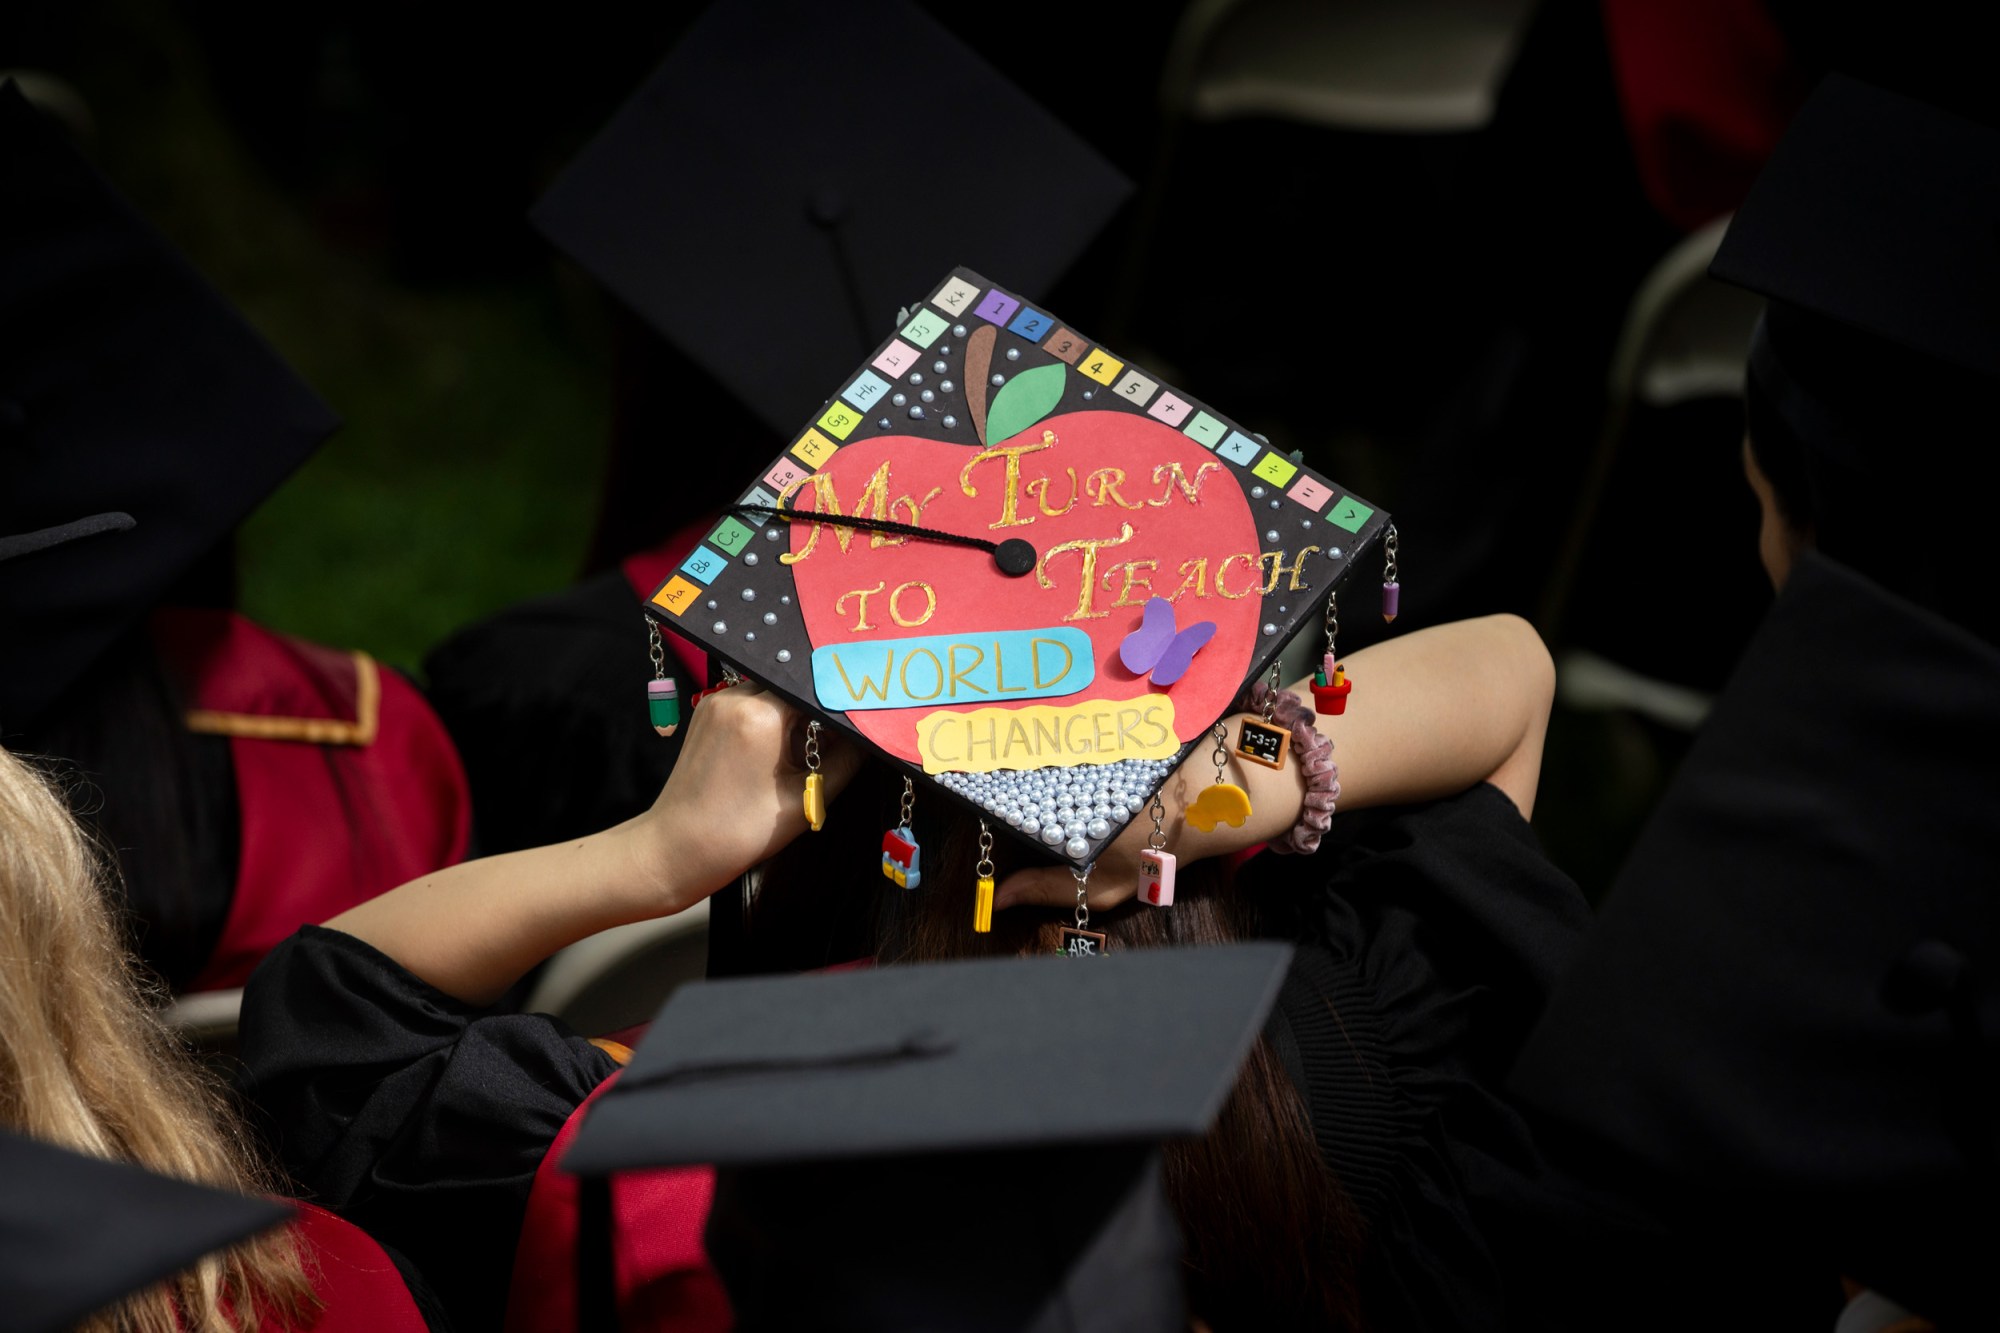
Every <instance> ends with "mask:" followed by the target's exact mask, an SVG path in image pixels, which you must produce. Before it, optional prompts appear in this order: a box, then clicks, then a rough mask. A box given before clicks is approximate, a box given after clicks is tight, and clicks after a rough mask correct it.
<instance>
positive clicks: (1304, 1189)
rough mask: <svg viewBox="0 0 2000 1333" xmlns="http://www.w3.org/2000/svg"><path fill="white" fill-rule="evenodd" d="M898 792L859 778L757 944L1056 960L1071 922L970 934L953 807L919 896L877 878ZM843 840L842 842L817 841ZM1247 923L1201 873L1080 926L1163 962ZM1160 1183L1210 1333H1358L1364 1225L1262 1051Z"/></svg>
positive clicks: (882, 954) (784, 882) (1033, 914)
mask: <svg viewBox="0 0 2000 1333" xmlns="http://www.w3.org/2000/svg"><path fill="white" fill-rule="evenodd" d="M900 787H901V783H900V780H892V779H890V778H889V776H888V775H887V774H886V772H885V771H884V770H882V769H880V768H879V767H876V766H869V767H868V768H866V769H864V771H863V772H862V773H861V774H860V775H857V777H856V779H855V783H854V788H853V789H851V790H849V791H848V793H847V794H846V795H845V796H844V797H843V798H842V800H841V803H840V808H839V810H838V811H837V812H836V814H835V816H834V818H833V819H830V820H829V821H828V823H827V827H826V829H825V830H824V832H823V833H822V834H820V835H819V836H817V837H814V838H805V839H800V840H798V841H797V842H795V843H793V844H792V846H791V847H790V848H787V849H786V852H785V853H784V854H782V855H781V856H780V857H779V858H778V859H777V860H775V861H773V862H772V864H771V866H770V867H769V868H768V869H767V871H766V874H765V880H764V886H763V890H762V892H761V893H760V894H759V897H758V902H757V906H756V908H755V909H754V912H753V934H754V935H757V936H760V937H762V939H763V941H764V944H765V945H766V946H771V945H776V946H777V947H778V948H779V949H780V951H781V952H783V953H784V954H786V955H787V958H786V962H787V963H789V964H791V965H800V964H803V965H812V961H811V954H812V953H814V952H817V951H819V950H822V949H825V948H826V945H825V943H824V941H828V940H831V939H834V938H836V937H839V936H842V935H848V938H849V939H850V941H851V940H855V939H858V937H857V936H852V935H849V934H848V932H849V931H850V930H851V928H852V925H853V923H854V922H855V920H856V919H857V918H859V919H862V920H869V919H872V926H873V929H872V931H870V932H869V933H870V934H871V935H872V938H873V941H874V948H873V953H874V955H875V957H876V960H877V961H878V962H880V963H884V964H890V963H911V962H932V961H939V960H945V959H954V958H975V957H1006V956H1016V955H1022V954H1032V953H1050V954H1052V953H1054V952H1055V948H1056V939H1057V935H1058V932H1059V931H1060V930H1061V928H1062V927H1063V926H1065V925H1068V924H1070V923H1071V913H1070V912H1069V911H1068V910H1067V909H1065V910H1061V911H1055V910H1037V909H1033V908H1016V909H1014V910H1012V911H1008V912H1004V913H1000V914H997V915H996V916H995V917H994V921H993V930H992V931H991V932H990V933H989V934H984V935H979V934H974V933H973V930H972V909H973V897H974V883H975V880H974V874H973V867H974V866H975V865H976V864H977V861H978V855H979V852H978V833H979V825H978V821H977V820H975V819H972V818H970V817H968V816H966V815H964V814H963V813H961V812H959V811H957V810H956V809H953V810H951V811H949V812H946V811H944V809H943V806H942V802H940V801H937V800H931V801H928V802H925V801H921V800H920V801H919V818H918V821H917V822H918V827H917V830H916V832H917V835H918V843H919V845H920V846H921V847H922V848H923V882H922V885H921V887H920V888H919V889H918V890H916V891H915V892H905V891H903V890H899V889H896V888H895V887H894V886H893V885H892V884H889V881H887V880H884V879H881V878H879V877H877V876H875V875H874V872H873V867H875V866H876V865H877V864H879V860H880V844H881V837H882V830H883V829H885V828H888V827H889V826H890V825H891V824H892V823H893V821H894V816H895V812H896V801H895V799H894V798H895V795H896V793H897V792H898V791H900ZM927 813H928V814H929V816H930V817H929V818H925V817H924V816H925V815H926V814H927ZM871 821H872V822H871ZM837 827H838V828H840V829H841V832H840V834H838V835H836V838H835V839H833V840H826V835H827V834H833V833H834V832H835V830H836V828H837ZM848 844H860V845H859V846H849V845H848ZM994 861H995V863H996V866H997V869H998V874H997V875H996V878H997V879H1001V880H1004V879H1005V878H1006V876H1007V874H1008V873H1009V872H1011V871H1013V870H1015V869H1017V868H1020V867H1021V866H1024V865H1028V864H1031V861H1030V858H1029V855H1028V854H1027V853H1026V852H1025V850H1024V849H1021V848H1020V847H1019V846H1018V844H1017V843H1016V842H1015V840H1014V839H1012V838H1009V837H1004V836H998V835H996V837H995V846H994ZM831 866H839V867H842V868H843V870H845V869H846V868H848V867H854V868H861V867H866V868H867V869H866V871H865V874H866V877H867V878H866V880H864V881H863V882H864V883H867V889H866V892H865V894H857V893H856V892H855V889H854V887H853V886H854V882H855V881H854V876H853V874H852V872H851V871H849V872H847V873H841V874H838V875H829V874H828V868H829V867H831ZM868 881H872V883H868ZM882 885H888V888H887V890H886V891H884V890H883V889H881V888H880V887H878V886H882ZM1254 915H1255V914H1254V912H1253V910H1252V909H1251V906H1250V904H1249V902H1248V901H1247V899H1246V897H1245V896H1244V895H1243V894H1242V893H1241V892H1239V890H1238V889H1237V886H1236V883H1235V878H1234V875H1233V874H1232V873H1231V871H1230V868H1229V867H1228V866H1227V865H1226V864H1225V863H1223V862H1219V861H1205V862H1201V863H1198V864H1196V865H1192V866H1189V867H1187V868H1186V869H1185V870H1183V871H1182V872H1181V874H1180V876H1179V882H1178V884H1177V886H1176V889H1175V897H1174V905H1173V907H1171V908H1169V909H1166V910H1160V909H1156V908H1150V907H1146V906H1143V905H1141V904H1138V903H1127V904H1125V905H1124V906H1123V907H1120V908H1117V909H1114V910H1111V911H1107V912H1101V913H1097V914H1095V915H1093V916H1092V918H1091V923H1090V924H1091V929H1093V930H1102V931H1104V932H1105V933H1106V935H1107V936H1108V937H1109V941H1110V945H1111V947H1112V948H1114V949H1148V948H1167V947H1172V946H1176V945H1194V944H1212V943H1221V942H1223V941H1227V940H1234V939H1242V938H1246V937H1248V936H1250V935H1252V934H1254ZM836 918H844V920H837V919H836ZM807 939H812V940H816V941H821V942H822V943H819V944H812V945H809V944H806V943H805V941H806V940H807ZM760 951H761V950H760ZM832 951H833V952H840V951H841V949H840V947H838V946H837V947H835V948H834V949H833V950H832ZM866 951H867V950H866V948H865V946H863V948H862V949H860V950H858V952H866ZM848 956H850V957H851V956H854V955H853V954H849V955H848ZM821 961H824V962H837V961H841V960H840V959H838V958H834V957H824V958H823V959H822V960H821ZM1166 1174H1167V1190H1168V1194H1169V1196H1170V1197H1171V1198H1172V1200H1173V1204H1174V1208H1175V1211H1176V1212H1177V1213H1178V1215H1179V1217H1180V1221H1181V1229H1182V1232H1183V1234H1184V1236H1185V1239H1186V1243H1187V1253H1186V1257H1185V1259H1184V1261H1183V1264H1184V1269H1185V1273H1186V1277H1187V1283H1188V1298H1189V1302H1190V1305H1191V1306H1192V1308H1193V1310H1194V1312H1195V1313H1196V1314H1197V1315H1199V1316H1200V1317H1201V1318H1202V1320H1204V1321H1205V1322H1206V1323H1207V1324H1208V1325H1209V1326H1210V1327H1212V1328H1214V1329H1216V1330H1218V1333H1220V1331H1221V1330H1227V1329H1236V1328H1243V1329H1250V1328H1275V1327H1287V1328H1296V1327H1313V1328H1359V1327H1361V1326H1362V1322H1363V1321H1362V1318H1361V1309H1362V1302H1361V1299H1360V1295H1359V1292H1358V1275H1359V1272H1360V1270H1361V1268H1362V1258H1363V1247H1364V1246H1365V1244H1366V1227H1365V1225H1364V1223H1363V1221H1362V1218H1361V1214H1360V1212H1359V1210H1358V1209H1356V1208H1355V1206H1354V1204H1353V1202H1352V1201H1351V1200H1350V1199H1349V1198H1348V1196H1347V1195H1346V1193H1345V1192H1344V1191H1343V1190H1342V1189H1341V1187H1340V1183H1339V1181H1338V1180H1337V1179H1335V1177H1334V1175H1333V1173H1332V1172H1331V1171H1330V1170H1329V1169H1328V1168H1327V1165H1326V1163H1325V1160H1324V1158H1323V1157H1322V1156H1321V1154H1320V1150H1319V1145H1318V1143H1317V1141H1316V1140H1315V1138H1314V1136H1313V1129H1312V1123H1311V1121H1310V1120H1309V1119H1308V1117H1307V1114H1306V1109H1305V1104H1304V1102H1303V1101H1302V1100H1301V1099H1300V1096H1299V1093H1298V1090H1297V1089H1296V1088H1295V1087H1293V1085H1292V1082H1291V1079H1290V1077H1289V1076H1288V1075H1287V1074H1286V1072H1285V1069H1284V1067H1283V1065H1282V1063H1281V1062H1280V1060H1279V1059H1278V1057H1277V1056H1276V1054H1275V1053H1274V1052H1273V1051H1272V1049H1271V1047H1270V1044H1269V1043H1268V1042H1267V1041H1266V1040H1265V1039H1264V1038H1262V1037H1261V1036H1260V1037H1259V1038H1258V1039H1257V1042H1256V1045H1255V1046H1254V1047H1253V1048H1252V1050H1251V1053H1250V1057H1249V1059H1248V1060H1247V1061H1245V1063H1244V1066H1243V1070H1242V1072H1241V1073H1240V1074H1239V1075H1238V1076H1237V1081H1236V1087H1235V1089H1234V1091H1232V1092H1231V1094H1230V1096H1229V1100H1228V1101H1227V1102H1226V1103H1225V1104H1224V1106H1223V1109H1222V1113H1221V1115H1220V1116H1219V1117H1218V1118H1217V1120H1216V1124H1215V1127H1214V1128H1213V1129H1211V1130H1210V1131H1209V1132H1208V1134H1206V1135H1205V1136H1203V1137H1202V1138H1199V1139H1193V1140H1187V1141H1183V1142H1176V1143H1170V1144H1169V1145H1167V1151H1166Z"/></svg>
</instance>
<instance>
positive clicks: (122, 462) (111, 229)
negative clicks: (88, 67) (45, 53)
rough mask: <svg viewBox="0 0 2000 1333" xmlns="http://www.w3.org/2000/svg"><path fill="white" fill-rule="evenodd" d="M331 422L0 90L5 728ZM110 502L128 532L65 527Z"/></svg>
mask: <svg viewBox="0 0 2000 1333" xmlns="http://www.w3.org/2000/svg"><path fill="white" fill-rule="evenodd" d="M337 424H338V423H337V421H336V419H335V417H334V416H333V414H332V412H331V411H329V410H328V409H327V407H326V406H325V404H323V403H321V402H320V401H319V399H317V398H315V397H314V396H313V394H312V392H311V391H310V390H309V389H307V388H306V387H305V385H304V384H302V383H301V382H300V381H299V379H298V377H297V376H296V375H294V374H293V373H292V371H291V370H290V368H289V367H287V366H286V365H285V363H284V362H283V361H282V360H280V359H279V357H278V356H277V354H276V353H275V352H273V351H272V350H271V348H270V346H269V345H268V344H266V343H265V342H264V340H263V339H262V338H261V337H260V336H259V335H258V334H257V333H256V332H255V331H254V330H253V329H251V327H250V326H249V325H248V324H247V323H245V322H244V320H243V319H242V317H241V316H240V315H238V314H237V313H236V312H235V311H234V310H233V309H231V308H230V307H229V305H228V304H227V303H226V302H225V301H224V300H223V299H222V298H221V297H220V296H219V295H217V293H216V292H215V291H214V289H213V288H211V287H210V286H209V285H208V283H207V281H206V280H205V279H203V278H202V276H201V275H200V274H199V273H197V272H195V270H194V269H193V268H192V267H191V266H190V265H189V264H188V263H187V261H186V260H185V259H183V258H182V257H181V256H180V255H179V254H177V253H176V252H175V251H174V250H173V248H172V247H171V246H169V245H168V244H167V243H166V242H165V241H164V240H162V239H161V237H160V236H159V235H158V234H157V233H155V232H154V231H153V229H152V228H151V227H149V226H148V225H147V224H146V223H145V221H144V220H142V219H141V218H140V217H139V216H138V215H137V214H136V213H135V212H133V210H132V208H131V207H130V205H128V204H127V203H126V202H125V201H124V200H123V199H121V198H120V197H119V196H118V194H117V193H116V192H115V191H114V190H113V189H112V188H111V186H110V185H109V184H108V183H107V182H106V181H105V180H104V179H103V177H101V176H100V175H98V173H97V172H96V171H95V170H94V169H93V168H92V167H91V166H90V164H89V163H88V162H86V161H85V160H84V159H83V157H82V156H81V154H79V153H78V152H77V150H76V148H75V147H74V146H73V145H71V144H70V143H69V142H68V140H67V139H66V138H65V137H64V135H63V132H62V129H61V127H60V126H58V125H57V124H55V123H54V122H52V121H50V120H48V119H47V118H45V117H44V116H42V115H41V114H40V113H38V112H36V111H35V110H34V109H33V108H32V107H30V106H29V104H28V103H27V101H26V99H24V98H23V97H22V96H21V95H20V93H19V92H18V91H17V90H16V89H14V88H13V87H12V86H11V85H7V86H0V546H7V547H9V548H10V553H11V554H12V555H13V558H11V559H8V560H5V561H0V624H4V625H5V626H6V632H5V633H4V634H0V731H5V732H14V731H18V730H21V729H22V728H25V727H28V726H30V725H32V724H33V723H34V721H35V719H36V718H37V716H38V715H39V714H40V713H41V712H42V711H43V710H44V709H45V708H47V706H48V705H49V704H50V703H52V702H53V701H54V700H55V699H56V697H57V696H58V695H60V694H61V693H62V691H63V690H64V689H65V688H66V687H67V686H68V685H69V684H70V682H72V681H73V680H75V679H76V678H77V677H78V676H79V675H80V674H81V673H82V672H83V671H84V670H85V669H86V668H88V667H89V666H90V664H91V663H92V662H93V661H95V660H96V659H97V657H98V656H99V655H100V654H101V653H103V652H104V651H105V649H106V648H108V647H109V646H110V645H111V643H112V642H113V641H114V640H116V639H117V638H118V637H119V635H121V634H122V633H124V632H125V631H126V630H127V629H129V628H130V627H132V626H133V625H134V624H136V623H137V622H138V621H139V620H140V619H141V618H142V617H144V616H145V615H146V614H147V613H148V612H149V611H151V610H152V608H153V606H154V605H155V604H156V602H157V601H158V600H159V598H160V596H161V595H162V593H163V592H164V591H165V590H166V589H168V588H169V587H171V586H172V585H173V584H174V583H175V581H176V580H177V579H179V578H180V577H181V576H182V575H183V574H185V573H186V572H187V571H188V569H189V567H190V566H192V565H193V564H194V563H195V562H196V561H198V560H199V559H201V558H202V557H203V556H204V555H206V554H208V553H209V552H210V551H212V550H213V549H214V548H215V546H216V545H217V543H219V542H220V541H222V540H223V539H224V538H225V537H227V536H228V535H229V533H230V532H231V531H233V530H234V529H235V527H236V525H237V524H238V523H239V522H240V521H241V520H242V519H243V517H244V516H245V515H246V514H248V513H249V512H250V511H251V510H252V509H254V508H255V507H256V506H257V505H258V503H259V502H261V501H262V500H263V499H264V497H265V496H267V495H268V494H270V492H271V491H272V490H274V489H275V488H276V487H277V486H278V484H279V483H280V482H282V481H283V480H284V479H285V478H286V477H287V476H288V475H290V474H291V472H292V471H293V469H295V468H296V467H297V466H298V465H299V464H300V463H301V462H303V461H304V460H305V459H306V457H307V456H308V455H309V454H311V453H312V451H313V450H314V449H315V448H316V447H317V446H318V445H319V443H320V441H322V440H323V439H325V438H326V436H327V435H328V434H330V433H331V432H332V431H333V429H334V427H335V426H336V425H337ZM117 514H122V515H126V516H129V518H130V519H132V520H136V523H137V526H136V528H135V529H134V530H131V531H120V532H103V533H102V535H88V534H92V533H95V532H97V531H98V529H99V528H102V527H105V526H129V525H128V524H125V523H123V521H122V520H118V521H116V522H113V521H112V520H109V519H106V520H105V521H103V522H100V523H98V524H95V525H93V524H89V523H85V524H83V526H81V527H77V526H72V525H77V524H79V522H80V521H82V520H91V519H94V518H98V517H99V516H109V515H117ZM28 534H36V538H35V539H34V540H27V541H10V539H14V538H22V537H24V536H26V535H28ZM86 535H88V539H87V540H66V541H56V540H55V538H56V537H83V536H86Z"/></svg>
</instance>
